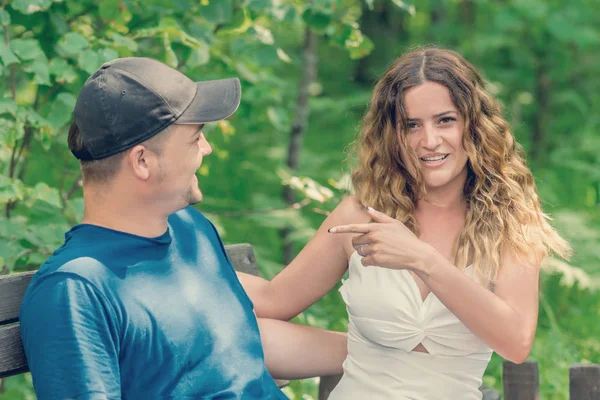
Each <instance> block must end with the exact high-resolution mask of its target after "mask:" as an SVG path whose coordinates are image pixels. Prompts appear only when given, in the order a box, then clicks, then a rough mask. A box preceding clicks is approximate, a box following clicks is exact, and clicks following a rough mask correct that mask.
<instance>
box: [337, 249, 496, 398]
mask: <svg viewBox="0 0 600 400" xmlns="http://www.w3.org/2000/svg"><path fill="white" fill-rule="evenodd" d="M360 260H361V257H360V256H359V255H358V254H357V253H356V252H354V253H353V254H352V257H351V258H350V263H349V267H348V268H349V278H348V279H347V280H346V281H345V282H344V283H343V285H342V287H341V288H340V293H341V295H342V297H343V299H344V302H345V303H346V308H347V311H348V357H347V358H346V360H345V361H344V364H343V367H344V375H343V377H342V379H341V381H340V382H339V383H338V385H337V386H336V388H335V389H334V390H333V392H332V393H331V395H330V396H329V399H330V400H347V399H366V400H454V399H460V400H479V399H481V398H482V394H481V392H480V391H479V387H480V386H481V380H482V377H483V373H484V372H485V369H486V367H487V365H488V363H489V361H490V358H491V356H492V350H491V349H490V347H489V346H487V345H486V344H485V343H483V342H482V341H481V340H480V339H479V338H477V337H476V336H475V335H474V334H473V333H472V332H471V331H470V330H469V329H467V327H465V326H464V325H463V324H462V322H460V320H459V319H458V318H456V316H454V314H452V313H451V312H450V311H449V310H448V309H447V308H446V307H445V306H444V305H443V304H442V302H440V301H439V300H438V298H437V297H436V296H435V295H434V294H433V293H430V294H429V295H428V296H427V298H426V299H425V301H422V299H421V294H420V293H419V288H418V286H417V284H416V282H415V280H414V279H413V277H412V276H411V275H410V273H409V271H407V270H391V269H387V268H379V267H363V266H362V264H361V262H360ZM464 273H465V274H467V275H468V276H469V277H471V279H474V278H473V274H472V268H471V267H467V268H466V269H465V271H464ZM473 307H477V304H475V303H474V304H473ZM419 343H421V344H423V346H424V347H425V348H426V349H427V351H428V352H429V353H423V352H416V351H411V350H412V349H414V348H415V347H416V346H417V345H418V344H419Z"/></svg>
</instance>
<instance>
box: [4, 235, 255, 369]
mask: <svg viewBox="0 0 600 400" xmlns="http://www.w3.org/2000/svg"><path fill="white" fill-rule="evenodd" d="M225 251H226V252H227V255H228V256H229V259H230V260H231V264H232V265H233V268H235V269H236V270H237V271H241V272H246V273H248V274H252V275H258V266H257V265H256V259H255V257H254V251H253V250H252V246H251V245H250V244H247V243H241V244H232V245H227V246H225ZM34 273H35V271H32V272H24V273H20V274H13V275H6V276H0V378H4V377H7V376H11V375H17V374H20V373H23V372H27V371H28V370H29V369H28V368H27V362H26V360H25V353H23V344H22V343H21V334H20V330H19V324H18V323H13V322H16V321H18V318H19V309H20V307H21V302H22V301H23V296H24V294H25V290H26V289H27V286H28V285H29V282H30V281H31V277H32V276H33V274H34ZM4 324H10V325H6V326H1V325H4ZM48 329H52V328H51V327H48Z"/></svg>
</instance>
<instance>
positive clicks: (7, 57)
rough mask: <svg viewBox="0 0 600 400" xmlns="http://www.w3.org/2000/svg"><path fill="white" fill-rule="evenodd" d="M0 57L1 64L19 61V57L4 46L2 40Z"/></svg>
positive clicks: (0, 41) (6, 64)
mask: <svg viewBox="0 0 600 400" xmlns="http://www.w3.org/2000/svg"><path fill="white" fill-rule="evenodd" d="M0 58H1V59H2V64H4V65H5V66H8V65H10V64H14V63H19V59H18V58H17V56H15V54H14V53H13V52H12V51H11V50H10V48H9V47H7V46H6V44H5V43H4V40H0Z"/></svg>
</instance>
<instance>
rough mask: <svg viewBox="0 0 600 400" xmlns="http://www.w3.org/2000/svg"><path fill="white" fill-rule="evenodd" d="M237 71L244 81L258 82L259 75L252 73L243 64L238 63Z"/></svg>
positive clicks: (236, 65)
mask: <svg viewBox="0 0 600 400" xmlns="http://www.w3.org/2000/svg"><path fill="white" fill-rule="evenodd" d="M235 70H236V71H237V73H238V74H240V76H241V77H242V78H243V79H245V80H247V81H248V82H251V83H256V82H258V74H256V73H255V72H254V71H251V70H250V69H249V68H248V66H247V65H246V64H244V63H243V62H238V63H236V64H235Z"/></svg>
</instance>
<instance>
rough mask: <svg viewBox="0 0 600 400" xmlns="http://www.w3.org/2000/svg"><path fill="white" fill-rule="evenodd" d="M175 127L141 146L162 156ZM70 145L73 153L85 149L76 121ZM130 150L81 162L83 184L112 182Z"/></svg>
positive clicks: (170, 127)
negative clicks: (166, 141)
mask: <svg viewBox="0 0 600 400" xmlns="http://www.w3.org/2000/svg"><path fill="white" fill-rule="evenodd" d="M173 127H174V125H169V126H167V127H166V128H165V129H164V130H162V131H161V132H159V133H157V134H156V135H154V136H153V137H151V138H150V139H148V140H146V141H145V142H142V143H140V144H141V145H144V146H146V147H147V148H149V149H150V150H151V151H152V152H154V153H156V154H157V155H158V156H160V155H161V154H162V150H163V147H164V142H165V140H166V139H167V138H168V137H169V135H170V133H171V132H172V130H173ZM68 144H69V149H70V150H71V151H73V150H75V151H81V150H83V148H84V145H83V139H82V137H81V134H80V132H79V127H78V126H77V124H76V123H75V121H73V122H72V123H71V127H70V128H69V138H68ZM129 150H131V149H127V150H125V151H122V152H120V153H117V154H114V155H112V156H109V157H105V158H101V159H99V160H89V161H86V160H79V165H80V166H81V175H82V177H83V183H84V184H85V183H89V182H93V183H107V182H109V181H110V180H112V179H113V178H114V177H115V176H117V173H118V172H119V170H120V169H121V164H122V162H123V160H124V159H125V157H127V154H128V153H129Z"/></svg>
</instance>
